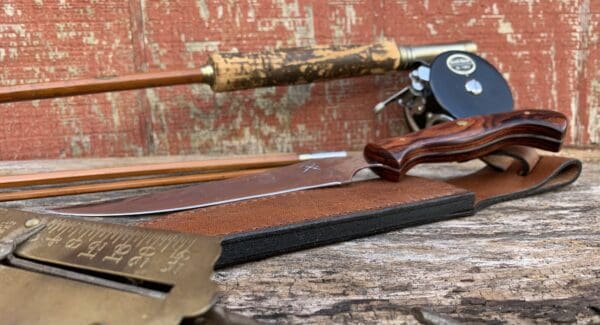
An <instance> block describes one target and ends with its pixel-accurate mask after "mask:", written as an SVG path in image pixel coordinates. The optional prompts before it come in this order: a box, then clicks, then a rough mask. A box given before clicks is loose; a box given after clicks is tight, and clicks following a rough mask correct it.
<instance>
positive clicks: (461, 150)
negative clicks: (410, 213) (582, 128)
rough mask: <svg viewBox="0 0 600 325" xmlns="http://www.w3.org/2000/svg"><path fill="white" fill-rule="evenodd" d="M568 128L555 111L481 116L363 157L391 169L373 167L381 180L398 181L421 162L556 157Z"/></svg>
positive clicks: (377, 146) (375, 146)
mask: <svg viewBox="0 0 600 325" xmlns="http://www.w3.org/2000/svg"><path fill="white" fill-rule="evenodd" d="M566 129H567V118H566V117H565V116H564V115H563V114H561V113H559V112H555V111H547V110H523V111H513V112H508V113H500V114H493V115H479V116H472V117H468V118H464V119H459V120H456V121H452V122H446V123H443V124H438V125H435V126H432V127H430V128H427V129H423V130H421V131H418V132H414V133H410V134H408V135H406V136H403V137H397V138H390V139H385V140H381V141H378V142H375V143H369V144H368V145H367V146H366V147H365V150H364V155H365V158H366V159H367V161H368V162H370V163H381V164H384V165H386V166H389V167H391V168H393V170H390V169H387V168H373V171H374V172H375V173H377V174H378V175H379V176H380V177H382V178H385V179H388V180H392V181H398V180H399V179H400V177H401V176H402V175H404V174H405V173H406V172H407V171H408V170H409V169H410V168H412V167H413V166H415V165H417V164H420V163H429V162H454V161H458V162H461V161H467V160H471V159H475V158H480V157H483V156H485V155H488V154H490V153H492V152H494V151H496V150H498V149H501V148H504V147H507V146H513V145H521V146H529V147H534V148H538V149H542V150H547V151H554V152H557V151H559V150H560V147H561V145H562V140H563V137H564V135H565V131H566Z"/></svg>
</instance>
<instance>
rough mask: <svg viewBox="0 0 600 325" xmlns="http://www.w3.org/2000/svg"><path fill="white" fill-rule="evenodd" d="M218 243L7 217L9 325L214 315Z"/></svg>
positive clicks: (1, 309) (5, 315)
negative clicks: (214, 276)
mask: <svg viewBox="0 0 600 325" xmlns="http://www.w3.org/2000/svg"><path fill="white" fill-rule="evenodd" d="M219 253H220V243H219V240H218V239H217V238H212V237H201V236H196V235H189V234H182V233H176V232H169V231H161V230H152V229H143V228H136V227H129V226H125V225H117V224H107V223H100V222H93V221H86V220H80V219H72V218H59V217H54V216H46V215H40V214H35V213H28V212H22V211H15V210H6V209H0V286H1V288H2V290H1V293H0V315H1V316H0V319H1V322H2V323H3V324H178V323H180V322H181V321H182V320H183V319H186V318H192V317H195V316H199V315H202V314H204V313H206V312H207V311H208V310H209V309H210V308H211V307H212V305H213V303H214V300H215V293H216V287H215V284H213V282H212V281H211V278H210V277H211V275H212V271H213V266H214V263H215V261H216V260H217V258H218V256H219Z"/></svg>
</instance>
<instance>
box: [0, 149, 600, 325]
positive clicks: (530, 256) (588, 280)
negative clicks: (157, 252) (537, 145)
mask: <svg viewBox="0 0 600 325" xmlns="http://www.w3.org/2000/svg"><path fill="white" fill-rule="evenodd" d="M563 154H564V155H570V156H573V155H574V156H578V157H581V158H583V159H584V171H583V174H582V176H581V177H580V179H579V180H578V181H577V182H576V183H575V184H574V185H571V186H569V187H568V188H566V189H564V190H561V191H556V192H551V193H546V194H543V195H539V196H536V197H531V198H526V199H521V200H517V201H512V202H507V203H502V204H498V205H495V206H492V207H490V208H487V209H486V210H484V211H481V212H480V213H478V214H477V215H476V216H473V217H468V218H462V219H456V220H451V221H446V222H439V223H435V224H430V225H424V226H419V227H414V228H408V229H404V230H400V231H394V232H390V233H387V234H383V235H378V236H373V237H368V238H363V239H359V240H353V241H350V242H345V243H341V244H336V245H330V246H327V247H322V248H316V249H311V250H307V251H302V252H297V253H293V254H288V255H285V256H280V257H275V258H271V259H268V260H263V261H259V262H255V263H249V264H245V265H241V266H237V267H232V268H228V269H225V270H220V271H218V272H216V274H215V276H214V279H215V280H216V281H217V282H218V283H219V285H220V291H221V294H220V295H221V296H220V299H219V304H220V305H222V306H225V307H226V308H228V309H229V310H231V311H235V312H238V313H241V314H244V315H247V316H250V317H253V318H255V319H257V320H260V321H264V322H276V323H333V322H335V323H340V322H348V323H413V324H416V323H419V321H418V318H419V317H420V316H421V317H422V315H423V314H425V316H424V317H429V319H432V318H434V317H438V318H441V319H442V320H446V321H449V320H456V321H467V322H476V323H479V322H488V323H516V322H519V323H521V322H526V323H548V322H555V323H580V324H591V323H599V322H600V152H599V151H581V150H567V151H566V152H564V153H563ZM189 158H190V157H187V158H186V159H189ZM195 158H197V157H195ZM148 159H149V158H144V159H143V160H148ZM157 159H161V160H170V159H178V157H171V158H157ZM139 161H140V159H129V160H128V163H136V162H139ZM120 162H123V161H120ZM114 163H115V160H111V159H106V160H102V161H98V160H93V161H92V160H70V161H65V162H63V161H42V162H40V161H32V162H18V163H15V162H2V163H0V174H10V173H14V172H15V171H14V170H15V169H19V172H30V171H33V170H57V169H65V168H74V167H86V166H91V165H94V166H98V165H106V164H109V165H110V164H114ZM477 166H478V163H467V164H459V165H456V164H452V165H448V164H443V165H435V166H434V165H430V166H424V167H419V168H418V169H417V170H416V171H415V173H416V174H418V175H424V176H435V175H446V176H447V175H452V174H458V173H466V172H468V171H470V170H473V169H475V168H477ZM131 193H133V192H132V191H125V192H123V193H112V194H110V196H118V195H123V194H131ZM108 196H109V195H108V194H90V195H83V196H77V197H63V198H55V199H41V200H30V201H20V202H10V203H4V204H2V205H1V206H3V207H6V206H9V207H17V208H25V209H29V210H39V209H40V208H42V207H44V206H53V205H57V204H61V203H65V202H70V203H73V202H77V201H84V200H87V199H92V198H100V197H104V198H106V197H108ZM434 323H435V322H434ZM437 323H438V324H441V323H442V322H440V321H439V319H438V322H437Z"/></svg>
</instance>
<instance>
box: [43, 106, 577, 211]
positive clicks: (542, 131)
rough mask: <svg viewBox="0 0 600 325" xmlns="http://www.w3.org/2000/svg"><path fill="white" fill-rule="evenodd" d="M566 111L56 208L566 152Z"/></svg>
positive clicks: (186, 201) (128, 203)
mask: <svg viewBox="0 0 600 325" xmlns="http://www.w3.org/2000/svg"><path fill="white" fill-rule="evenodd" d="M566 128H567V119H566V117H565V116H564V115H563V114H561V113H559V112H554V111H547V110H524V111H513V112H507V113H499V114H493V115H479V116H472V117H468V118H464V119H459V120H456V121H452V122H446V123H443V124H438V125H435V126H433V127H430V128H427V129H423V130H421V131H418V132H414V133H410V134H408V135H406V136H403V137H396V138H390V139H385V140H381V141H378V142H375V143H370V144H368V145H367V146H366V147H365V149H364V152H363V154H362V155H350V156H349V157H346V158H331V159H325V160H310V161H305V162H302V163H298V164H294V165H290V166H286V167H281V168H274V169H271V170H269V171H266V172H263V173H257V174H253V175H248V176H243V177H238V178H232V179H227V180H223V181H215V182H207V183H201V184H196V185H191V186H187V187H182V188H176V189H171V190H167V191H162V192H156V193H151V194H146V195H141V196H135V197H128V198H122V199H116V200H110V201H103V202H97V203H90V204H84V205H76V206H69V207H61V208H57V209H54V210H53V211H52V212H55V213H59V214H68V215H78V216H105V217H109V216H114V217H116V216H133V215H146V214H157V213H166V212H175V211H181V210H187V209H193V208H202V207H207V206H212V205H218V204H224V203H231V202H236V201H241V200H247V199H253V198H260V197H265V196H272V195H279V194H284V193H290V192H294V191H301V190H308V189H313V188H321V187H328V186H340V185H344V184H347V183H351V182H352V181H353V177H354V176H355V175H356V174H357V173H358V172H359V171H361V170H365V169H370V170H372V171H373V172H374V173H375V174H377V175H378V176H380V177H381V178H384V179H387V180H390V181H399V180H400V179H401V177H402V175H404V174H405V173H406V172H407V171H408V170H409V169H410V168H412V167H414V166H415V165H417V164H421V163H429V162H461V161H467V160H471V159H475V158H479V157H482V156H485V155H487V154H490V153H492V152H494V151H496V150H498V149H501V148H503V147H506V146H512V145H523V146H530V147H535V148H538V149H542V150H547V151H554V152H556V151H559V150H560V147H561V145H562V140H563V137H564V134H565V131H566Z"/></svg>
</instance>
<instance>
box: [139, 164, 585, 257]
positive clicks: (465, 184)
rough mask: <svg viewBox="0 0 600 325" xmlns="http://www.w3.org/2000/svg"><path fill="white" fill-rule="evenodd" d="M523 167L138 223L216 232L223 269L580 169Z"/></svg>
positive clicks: (465, 205)
mask: <svg viewBox="0 0 600 325" xmlns="http://www.w3.org/2000/svg"><path fill="white" fill-rule="evenodd" d="M527 164H529V165H526V164H524V163H523V161H522V160H519V159H516V160H514V161H513V163H512V165H511V166H510V167H508V168H504V170H502V169H498V168H495V167H494V166H489V165H488V166H486V167H484V168H483V169H481V170H479V171H477V172H474V173H472V174H470V175H467V176H461V177H457V178H452V179H445V180H438V179H427V178H422V177H414V176H406V177H403V178H402V179H401V180H400V182H389V181H385V180H380V179H375V180H369V181H362V182H356V183H352V184H349V185H346V186H340V187H330V188H321V189H313V190H305V191H299V192H292V193H287V194H283V195H277V196H271V197H264V198H258V199H253V200H246V201H240V202H235V203H229V204H223V205H218V206H212V207H207V208H201V209H195V210H188V211H184V212H179V213H174V214H170V215H165V216H161V217H158V218H155V219H152V220H149V221H144V222H142V223H141V224H140V226H142V227H148V228H158V229H166V230H174V231H181V232H191V233H196V234H201V235H209V236H219V237H221V238H222V254H221V258H220V259H219V261H218V262H217V265H216V267H225V266H229V265H234V264H238V263H244V262H248V261H252V260H257V259H262V258H265V257H269V256H274V255H279V254H283V253H287V252H291V251H296V250H301V249H306V248H310V247H315V246H321V245H326V244H330V243H334V242H339V241H345V240H349V239H353V238H358V237H363V236H368V235H373V234H377V233H382V232H386V231H390V230H394V229H399V228H403V227H408V226H414V225H419V224H424V223H431V222H436V221H441V220H446V219H450V218H456V217H464V216H469V215H473V214H474V213H475V212H477V211H478V210H480V209H482V208H485V207H487V206H489V205H491V204H495V203H498V202H502V201H507V200H512V199H516V198H520V197H525V196H529V195H533V194H537V193H541V192H545V191H549V190H553V189H557V188H560V187H563V186H566V185H568V184H570V183H572V182H574V181H575V180H576V179H577V177H578V176H579V174H580V172H581V162H580V161H579V160H576V159H569V158H562V157H553V156H539V157H538V156H537V155H536V157H531V158H530V159H528V162H527ZM532 164H533V166H531V165H532ZM524 169H526V171H529V172H528V173H526V172H524V171H523V170H524ZM524 174H526V175H524Z"/></svg>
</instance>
